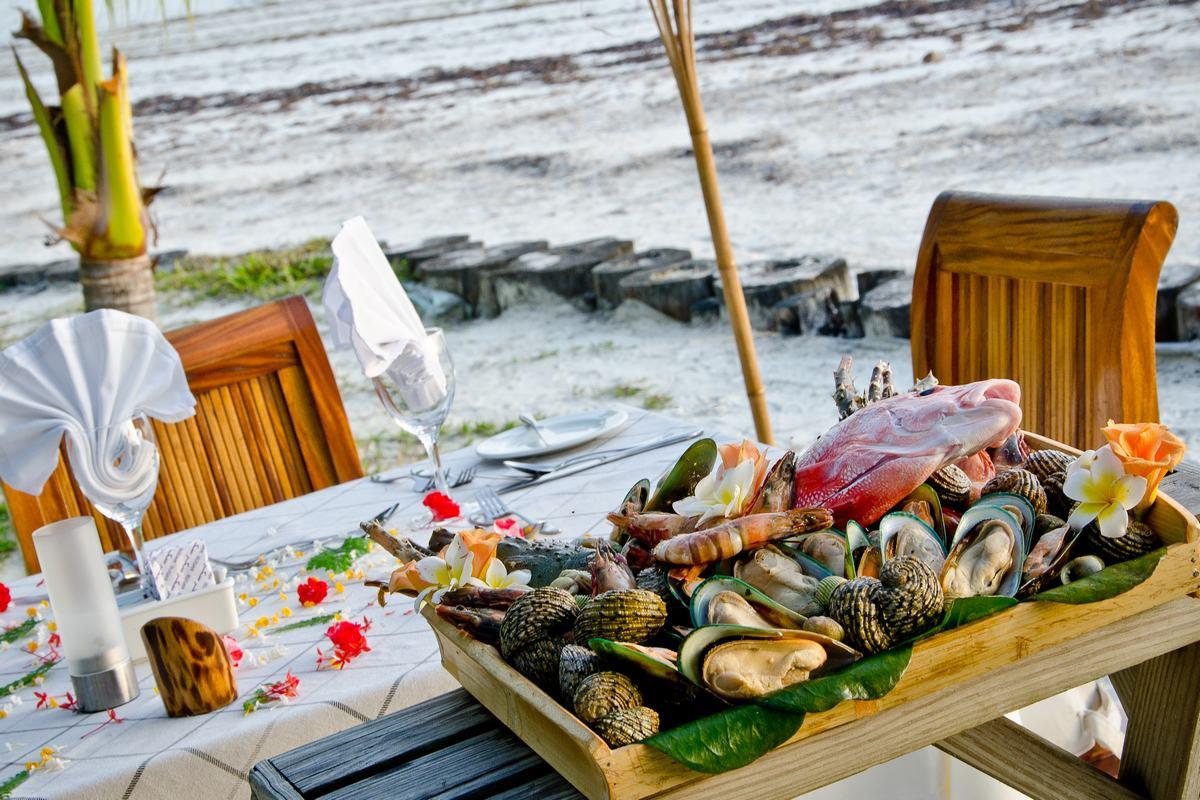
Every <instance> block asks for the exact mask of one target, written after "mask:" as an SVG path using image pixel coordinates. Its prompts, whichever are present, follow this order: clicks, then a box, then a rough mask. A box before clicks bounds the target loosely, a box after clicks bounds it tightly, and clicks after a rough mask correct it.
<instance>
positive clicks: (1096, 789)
mask: <svg viewBox="0 0 1200 800" xmlns="http://www.w3.org/2000/svg"><path fill="white" fill-rule="evenodd" d="M934 746H935V747H937V748H938V749H940V750H943V751H945V752H947V753H949V754H950V755H952V756H954V757H955V758H957V759H959V760H961V761H965V762H966V763H968V764H970V765H971V766H972V767H974V768H975V769H977V770H980V771H981V772H984V773H987V774H988V775H991V776H992V777H993V778H995V779H996V780H998V781H1001V782H1003V783H1005V784H1007V785H1008V786H1011V787H1013V788H1014V789H1017V790H1018V791H1021V792H1024V793H1025V794H1027V795H1029V796H1030V797H1032V798H1034V800H1141V795H1139V794H1137V793H1136V792H1134V791H1131V790H1130V789H1127V788H1126V787H1124V786H1122V785H1121V784H1119V783H1117V782H1116V781H1115V780H1113V779H1112V778H1110V777H1109V776H1108V775H1105V774H1104V773H1103V772H1101V771H1100V770H1098V769H1096V768H1095V767H1093V766H1092V765H1090V764H1088V763H1087V762H1086V761H1083V760H1081V759H1079V758H1076V757H1075V756H1074V755H1072V754H1071V753H1068V752H1067V751H1066V750H1063V749H1062V748H1061V747H1058V746H1057V745H1054V744H1052V743H1050V742H1048V741H1046V740H1045V739H1043V738H1041V737H1040V736H1037V735H1035V734H1033V733H1030V732H1029V731H1027V730H1025V729H1024V728H1022V727H1021V726H1020V725H1018V724H1017V723H1015V722H1012V721H1010V720H1008V719H1006V718H1004V717H1001V718H999V719H994V720H992V721H991V722H985V723H984V724H982V725H979V726H977V727H974V728H971V729H970V730H966V731H963V732H962V733H958V734H955V735H954V736H951V737H949V738H948V739H942V740H941V741H940V742H936V743H935V745H934ZM1018 754H1019V755H1018Z"/></svg>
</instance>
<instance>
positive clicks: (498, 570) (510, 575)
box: [469, 557, 533, 589]
mask: <svg viewBox="0 0 1200 800" xmlns="http://www.w3.org/2000/svg"><path fill="white" fill-rule="evenodd" d="M532 575H533V573H531V572H530V571H529V570H527V569H514V570H513V571H512V572H509V571H508V567H506V566H504V562H503V561H501V560H500V559H498V558H495V557H493V558H492V560H491V561H489V562H488V565H487V569H485V570H484V571H483V577H481V578H471V579H470V580H469V582H470V583H471V584H473V585H475V586H482V587H485V588H490V589H510V588H512V587H514V586H528V585H529V579H530V578H531V577H532Z"/></svg>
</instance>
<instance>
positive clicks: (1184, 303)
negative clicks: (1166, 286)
mask: <svg viewBox="0 0 1200 800" xmlns="http://www.w3.org/2000/svg"><path fill="white" fill-rule="evenodd" d="M1192 269H1197V268H1195V267H1193V268H1192ZM1196 278H1197V282H1196V283H1192V284H1191V285H1190V286H1187V287H1180V288H1179V289H1177V290H1176V291H1175V296H1174V297H1172V298H1170V300H1171V302H1170V304H1169V305H1170V309H1164V308H1163V306H1164V305H1165V302H1164V301H1165V300H1166V299H1167V298H1164V297H1163V294H1164V292H1163V286H1162V284H1161V283H1160V284H1159V287H1158V306H1157V310H1156V316H1157V319H1156V320H1155V325H1154V331H1155V334H1163V336H1158V335H1156V336H1155V338H1157V339H1158V340H1159V341H1181V342H1186V341H1188V340H1189V339H1200V269H1197V274H1196ZM1168 332H1169V333H1172V334H1174V337H1173V338H1165V334H1167V333H1168Z"/></svg>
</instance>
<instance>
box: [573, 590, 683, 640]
mask: <svg viewBox="0 0 1200 800" xmlns="http://www.w3.org/2000/svg"><path fill="white" fill-rule="evenodd" d="M666 621H667V605H666V603H664V602H663V599H662V598H661V597H659V596H658V595H656V594H655V593H654V592H648V591H646V590H645V589H614V590H612V591H608V592H602V593H601V594H598V595H596V596H595V597H593V598H592V599H591V600H590V601H589V602H588V603H587V604H585V605H584V607H583V608H582V609H580V611H579V616H578V617H577V618H576V619H575V641H576V642H578V643H580V644H586V643H587V642H588V641H589V640H591V639H594V638H597V637H599V638H602V639H612V640H613V641H614V642H633V643H634V644H642V643H644V642H646V641H647V640H649V639H650V638H652V637H653V636H654V634H656V633H658V632H659V630H661V629H662V626H663V625H664V624H665V623H666Z"/></svg>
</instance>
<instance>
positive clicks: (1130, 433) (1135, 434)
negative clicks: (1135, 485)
mask: <svg viewBox="0 0 1200 800" xmlns="http://www.w3.org/2000/svg"><path fill="white" fill-rule="evenodd" d="M1103 430H1104V437H1105V438H1106V439H1108V441H1109V444H1110V445H1111V446H1112V451H1113V452H1114V453H1116V455H1117V458H1119V459H1120V460H1121V463H1122V464H1123V465H1124V467H1125V472H1126V473H1127V474H1129V475H1141V476H1142V477H1143V478H1145V479H1146V494H1145V497H1143V498H1142V502H1141V503H1140V504H1138V509H1139V510H1140V509H1144V508H1147V507H1149V506H1150V504H1151V503H1153V502H1154V498H1155V497H1156V496H1157V495H1158V484H1159V482H1161V481H1162V479H1163V478H1164V477H1165V476H1166V474H1167V473H1168V472H1170V471H1171V470H1173V469H1175V467H1176V466H1178V465H1179V462H1180V461H1181V460H1182V459H1183V453H1184V451H1185V450H1186V449H1187V445H1185V444H1184V443H1183V440H1182V439H1180V438H1179V437H1178V436H1176V435H1175V434H1173V433H1171V432H1170V431H1169V430H1167V428H1166V427H1165V426H1163V425H1159V424H1158V423H1157V422H1142V423H1137V424H1128V423H1122V424H1117V423H1115V422H1113V421H1112V420H1111V419H1110V420H1109V421H1108V425H1107V426H1105V428H1104V429H1103Z"/></svg>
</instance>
